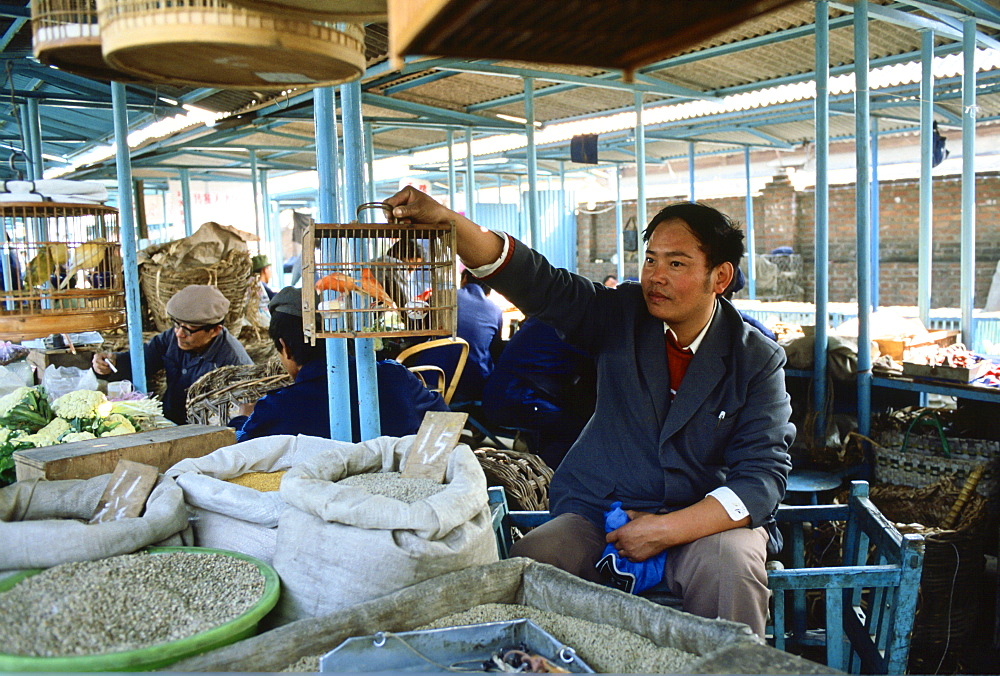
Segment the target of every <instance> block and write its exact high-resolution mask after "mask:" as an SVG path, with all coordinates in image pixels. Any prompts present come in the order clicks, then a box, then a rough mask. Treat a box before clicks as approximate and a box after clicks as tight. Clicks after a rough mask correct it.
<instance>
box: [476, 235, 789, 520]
mask: <svg viewBox="0 0 1000 676" xmlns="http://www.w3.org/2000/svg"><path fill="white" fill-rule="evenodd" d="M511 243H512V245H513V251H512V254H511V256H510V258H509V259H508V261H507V262H506V263H505V265H504V266H503V267H501V268H500V269H499V270H498V271H497V272H495V273H493V274H492V275H491V276H490V277H489V278H488V281H489V283H490V285H491V286H493V287H494V288H496V289H497V291H499V292H500V293H502V294H503V295H504V296H506V297H507V298H508V299H510V300H511V301H512V302H513V303H515V304H516V305H517V306H518V307H519V308H520V309H521V310H522V311H523V312H524V313H525V314H526V315H529V316H535V315H537V316H538V317H539V318H541V319H542V320H543V321H546V322H548V323H550V324H551V325H552V326H554V327H555V328H556V329H557V330H559V331H560V333H561V334H563V335H564V337H565V338H566V340H567V341H568V342H570V343H573V344H575V345H578V346H580V347H581V348H583V349H584V350H586V351H588V352H589V353H591V354H592V355H593V356H594V358H595V360H596V362H597V408H596V412H595V413H594V416H593V417H592V418H591V420H590V422H589V423H588V424H587V426H586V427H585V428H584V430H583V432H582V433H581V434H580V437H579V438H578V439H577V441H576V443H575V444H574V445H573V447H572V448H571V449H570V451H569V453H568V454H567V456H566V458H565V459H564V460H563V462H562V464H561V465H560V466H559V468H558V470H557V471H556V473H555V476H554V477H553V479H552V483H551V486H550V500H551V510H552V513H553V514H561V513H564V512H574V513H577V514H581V515H583V516H585V517H587V518H589V519H590V520H591V521H593V522H594V523H595V524H598V525H601V524H602V523H603V511H604V510H605V509H607V508H608V506H609V504H610V503H611V502H612V501H614V500H621V501H622V503H623V505H624V506H625V507H626V508H629V509H639V510H645V511H658V510H665V511H672V510H676V509H680V508H683V507H686V506H689V505H691V504H694V503H695V502H698V501H699V500H701V499H702V498H704V497H705V495H706V494H707V493H709V492H710V491H712V490H714V489H715V488H718V487H719V486H723V485H724V486H728V487H729V488H730V489H732V490H733V491H734V492H735V493H736V495H738V496H739V497H740V499H741V500H742V501H743V503H744V505H745V506H746V507H747V510H748V511H749V513H750V517H751V520H752V526H760V525H764V524H770V523H772V522H773V514H774V512H775V511H776V509H777V505H778V503H779V501H780V500H781V498H782V496H783V495H784V492H785V483H786V479H787V476H788V470H789V469H790V468H791V461H790V458H789V456H788V453H787V450H788V447H789V445H790V444H791V442H792V439H793V437H794V432H795V428H794V426H793V425H792V424H791V423H789V416H790V415H791V406H790V400H789V397H788V394H787V393H786V392H785V382H784V371H783V365H784V362H785V355H784V351H783V350H782V349H781V348H780V347H779V346H778V345H777V344H775V343H773V342H771V341H769V340H767V339H766V338H764V337H763V336H762V335H761V334H760V333H759V332H757V331H755V330H752V329H750V328H749V327H748V326H747V325H746V324H745V323H744V322H743V320H742V318H741V317H740V315H739V313H738V312H737V311H736V309H735V308H734V307H733V306H732V305H731V304H730V303H728V302H727V301H724V300H720V301H719V303H720V305H719V307H718V310H717V312H716V313H715V317H714V319H713V320H712V324H711V327H710V328H709V331H708V333H707V334H706V335H705V338H704V340H703V342H702V344H701V346H700V347H699V349H698V352H697V353H696V354H695V356H694V358H693V359H692V360H691V364H690V366H689V367H688V371H687V374H686V376H685V378H684V382H683V383H682V385H681V387H680V389H679V391H678V393H677V396H676V398H675V399H674V400H673V401H671V400H670V394H669V392H670V374H669V371H668V369H667V358H666V348H665V344H664V326H663V322H662V321H660V320H659V319H657V318H655V317H653V316H652V315H650V314H649V312H648V310H647V309H646V303H645V299H644V297H643V294H642V289H641V287H640V286H639V284H636V283H628V282H626V283H623V284H620V285H619V286H618V287H617V288H616V289H609V288H606V287H604V286H603V285H601V284H596V283H594V282H591V281H590V280H588V279H586V278H584V277H580V276H578V275H574V274H572V273H570V272H569V271H567V270H562V269H557V268H554V267H553V266H552V265H550V264H549V263H548V261H546V260H545V259H544V258H543V257H542V256H541V255H539V254H537V253H536V252H534V251H532V250H531V249H529V248H528V247H526V246H525V245H524V244H522V243H521V242H518V241H516V240H513V239H512V242H511Z"/></svg>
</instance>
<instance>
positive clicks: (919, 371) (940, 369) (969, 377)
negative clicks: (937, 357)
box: [903, 359, 991, 385]
mask: <svg viewBox="0 0 1000 676" xmlns="http://www.w3.org/2000/svg"><path fill="white" fill-rule="evenodd" d="M990 365H991V364H990V362H989V361H988V360H985V359H984V360H982V361H979V362H976V363H975V364H973V365H972V366H968V367H964V366H963V367H957V366H930V365H927V364H911V363H910V362H908V361H904V362H903V375H904V376H909V377H910V378H917V379H923V378H927V379H931V380H945V381H948V382H953V383H962V384H964V385H967V384H969V383H971V382H972V381H973V380H975V379H976V378H978V377H979V376H981V375H983V374H984V373H986V372H987V371H989V370H990Z"/></svg>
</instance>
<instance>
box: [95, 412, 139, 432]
mask: <svg viewBox="0 0 1000 676" xmlns="http://www.w3.org/2000/svg"><path fill="white" fill-rule="evenodd" d="M104 427H105V428H107V429H106V430H105V431H104V432H101V436H102V437H117V436H120V435H122V434H132V433H133V432H137V431H138V430H136V429H135V426H134V425H133V424H132V421H131V420H129V419H128V418H126V417H125V416H123V415H122V414H121V413H112V414H111V415H109V416H108V417H107V418H105V419H104Z"/></svg>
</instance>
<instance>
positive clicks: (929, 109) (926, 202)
mask: <svg viewBox="0 0 1000 676" xmlns="http://www.w3.org/2000/svg"><path fill="white" fill-rule="evenodd" d="M920 41H921V42H920V232H919V235H918V242H919V244H918V248H917V311H918V312H919V314H920V321H922V322H923V323H924V326H928V327H929V326H930V320H931V311H930V308H931V280H932V279H933V277H934V273H933V272H932V270H931V247H932V246H933V239H932V233H933V231H934V224H933V218H934V191H933V181H934V176H933V174H932V172H933V170H934V166H933V164H934V68H933V65H934V33H933V32H932V31H929V30H925V31H921V36H920Z"/></svg>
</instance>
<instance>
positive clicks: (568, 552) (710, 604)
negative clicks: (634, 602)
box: [510, 514, 770, 636]
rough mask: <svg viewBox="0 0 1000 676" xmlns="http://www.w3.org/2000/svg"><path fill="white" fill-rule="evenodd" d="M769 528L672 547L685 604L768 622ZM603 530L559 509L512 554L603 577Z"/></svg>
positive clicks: (673, 570)
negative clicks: (766, 564)
mask: <svg viewBox="0 0 1000 676" xmlns="http://www.w3.org/2000/svg"><path fill="white" fill-rule="evenodd" d="M767 539H768V537H767V532H766V531H765V530H764V529H763V528H753V529H750V528H735V529H733V530H728V531H724V532H722V533H716V534H715V535H709V536H707V537H704V538H701V539H700V540H695V541H694V542H690V543H688V544H686V545H681V546H680V547H673V548H671V549H669V550H667V566H666V570H665V572H664V576H663V577H664V580H665V581H666V583H667V585H668V586H669V587H670V591H671V592H672V593H674V594H675V595H677V596H679V597H680V598H681V599H682V600H683V603H684V610H685V611H686V612H689V613H692V614H694V615H700V616H701V617H708V618H716V617H721V618H723V619H726V620H734V621H736V622H743V623H744V624H747V625H749V626H750V628H751V629H753V631H754V632H755V633H756V634H757V635H758V636H763V635H764V627H765V625H766V623H767V604H768V599H769V598H770V590H768V588H767V572H766V570H765V568H764V560H765V557H766V555H767ZM605 544H606V543H605V540H604V532H603V531H602V530H601V529H599V528H598V527H597V526H595V525H594V524H593V523H591V522H590V521H588V520H587V519H585V518H584V517H582V516H580V515H579V514H560V515H559V516H557V517H556V518H554V519H552V520H551V521H549V522H547V523H545V524H544V525H542V526H539V527H538V528H536V529H534V530H532V531H531V532H530V533H528V534H527V535H526V536H525V537H523V538H522V539H520V540H518V541H517V542H516V543H514V547H513V548H512V549H511V552H510V555H511V556H526V557H528V558H531V559H534V560H536V561H541V562H542V563H548V564H551V565H553V566H556V567H557V568H561V569H563V570H565V571H567V572H570V573H573V574H574V575H577V576H579V577H582V578H583V579H585V580H590V581H591V582H599V581H600V580H599V578H598V575H597V571H596V569H595V568H594V564H595V563H597V560H598V559H599V558H600V556H601V553H602V552H603V551H604V547H605Z"/></svg>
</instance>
